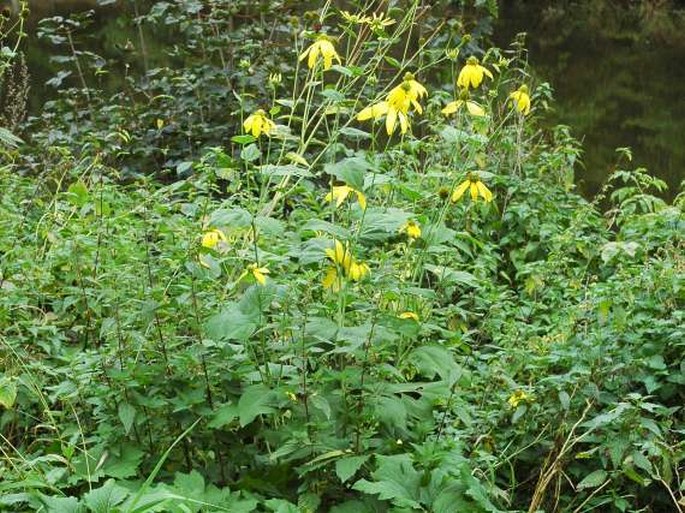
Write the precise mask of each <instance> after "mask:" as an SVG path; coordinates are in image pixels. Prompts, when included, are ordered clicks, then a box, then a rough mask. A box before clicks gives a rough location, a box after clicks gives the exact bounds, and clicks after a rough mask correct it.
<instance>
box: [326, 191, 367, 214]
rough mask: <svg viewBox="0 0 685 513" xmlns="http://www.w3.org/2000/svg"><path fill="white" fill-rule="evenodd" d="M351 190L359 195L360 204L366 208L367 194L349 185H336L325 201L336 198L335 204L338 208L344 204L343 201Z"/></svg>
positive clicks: (363, 208)
mask: <svg viewBox="0 0 685 513" xmlns="http://www.w3.org/2000/svg"><path fill="white" fill-rule="evenodd" d="M351 192H354V193H355V194H356V195H357V201H358V202H359V206H360V207H362V210H366V196H364V193H363V192H361V191H358V190H357V189H353V188H352V187H350V186H348V185H334V186H333V190H332V191H331V192H329V193H328V194H326V196H325V197H324V201H329V202H330V201H333V200H335V206H336V208H337V207H339V206H340V205H342V203H343V201H345V199H346V198H347V196H349V195H350V193H351Z"/></svg>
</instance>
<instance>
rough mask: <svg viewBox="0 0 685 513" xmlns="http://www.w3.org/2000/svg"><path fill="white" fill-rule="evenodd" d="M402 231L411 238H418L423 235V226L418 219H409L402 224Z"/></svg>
mask: <svg viewBox="0 0 685 513" xmlns="http://www.w3.org/2000/svg"><path fill="white" fill-rule="evenodd" d="M400 233H406V234H407V237H409V238H410V239H418V238H419V237H421V227H420V226H419V223H417V222H416V221H412V220H409V221H407V222H406V223H404V224H403V225H402V227H401V228H400Z"/></svg>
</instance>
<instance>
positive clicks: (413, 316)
mask: <svg viewBox="0 0 685 513" xmlns="http://www.w3.org/2000/svg"><path fill="white" fill-rule="evenodd" d="M397 317H399V318H400V319H411V320H412V321H415V322H419V316H418V315H417V314H415V313H414V312H402V313H401V314H400V315H398V316H397Z"/></svg>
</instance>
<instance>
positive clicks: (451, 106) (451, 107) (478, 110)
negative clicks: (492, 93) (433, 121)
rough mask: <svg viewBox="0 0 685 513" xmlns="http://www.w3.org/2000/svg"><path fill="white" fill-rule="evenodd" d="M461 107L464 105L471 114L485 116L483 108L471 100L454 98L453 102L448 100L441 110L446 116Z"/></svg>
mask: <svg viewBox="0 0 685 513" xmlns="http://www.w3.org/2000/svg"><path fill="white" fill-rule="evenodd" d="M462 107H466V110H467V111H468V113H469V114H471V115H472V116H478V117H482V116H485V109H483V107H481V106H480V105H478V104H477V103H476V102H473V101H471V100H456V101H453V102H449V103H448V104H447V105H445V108H444V109H442V111H441V112H442V113H443V114H444V115H445V116H447V115H449V114H454V113H455V112H457V111H458V110H459V109H460V108H462Z"/></svg>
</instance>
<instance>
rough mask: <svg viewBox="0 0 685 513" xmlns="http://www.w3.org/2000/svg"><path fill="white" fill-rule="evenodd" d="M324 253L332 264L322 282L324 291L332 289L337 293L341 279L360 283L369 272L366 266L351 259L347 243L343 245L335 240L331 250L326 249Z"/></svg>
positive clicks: (340, 285)
mask: <svg viewBox="0 0 685 513" xmlns="http://www.w3.org/2000/svg"><path fill="white" fill-rule="evenodd" d="M325 253H326V256H327V257H328V258H330V259H331V261H332V262H333V264H334V265H333V266H331V267H329V268H328V270H327V271H326V276H324V279H323V282H322V284H323V286H324V288H326V289H332V290H333V291H334V292H337V291H338V290H340V288H341V287H342V279H343V277H347V278H349V279H350V280H352V281H360V280H361V279H363V278H364V277H365V276H366V275H367V274H369V272H370V269H369V266H368V265H367V264H363V263H359V262H357V261H355V259H354V258H352V253H351V252H350V247H349V244H347V243H346V244H343V243H342V242H340V241H339V240H336V241H335V242H334V244H333V248H328V249H326V251H325Z"/></svg>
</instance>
